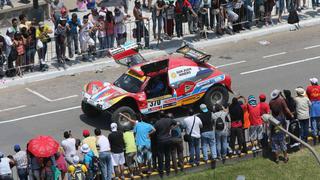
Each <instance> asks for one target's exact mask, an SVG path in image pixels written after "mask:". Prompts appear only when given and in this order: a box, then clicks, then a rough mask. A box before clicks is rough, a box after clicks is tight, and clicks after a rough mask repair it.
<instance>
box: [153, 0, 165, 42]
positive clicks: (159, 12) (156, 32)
mask: <svg viewBox="0 0 320 180" xmlns="http://www.w3.org/2000/svg"><path fill="white" fill-rule="evenodd" d="M165 8H166V4H165V2H164V1H163V0H157V1H156V3H155V4H154V5H153V7H152V15H151V17H152V25H153V26H152V30H153V37H154V39H155V40H157V41H158V43H159V41H160V40H161V41H162V39H161V30H162V22H163V20H164V19H163V16H164V9H165ZM157 27H158V28H157Z"/></svg>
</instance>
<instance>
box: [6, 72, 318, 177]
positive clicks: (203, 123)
mask: <svg viewBox="0 0 320 180" xmlns="http://www.w3.org/2000/svg"><path fill="white" fill-rule="evenodd" d="M319 92H320V85H319V84H318V79H317V78H311V79H310V85H309V86H308V87H307V88H306V90H305V89H304V88H303V87H297V88H296V89H295V94H296V95H295V96H294V97H293V95H292V94H291V91H290V90H284V91H283V93H282V92H281V91H280V90H277V89H275V90H273V91H272V92H271V94H270V98H271V99H270V101H269V103H268V102H267V101H266V95H265V94H263V93H262V94H260V95H259V101H258V100H257V99H256V98H255V96H253V95H250V96H249V97H248V98H244V97H243V96H239V97H234V98H233V99H232V101H231V103H230V104H228V105H226V106H222V105H215V106H214V107H207V106H206V105H205V104H201V105H200V113H197V114H196V113H195V112H194V111H193V109H189V116H187V117H185V118H184V119H183V120H181V121H177V120H175V119H174V117H173V114H170V113H168V114H166V113H164V112H161V113H160V114H159V117H157V118H156V117H152V118H151V119H150V118H147V117H138V118H137V119H134V120H133V119H129V118H128V121H130V122H131V123H132V125H133V129H132V130H129V129H124V130H121V129H118V126H117V124H116V123H111V125H110V130H111V132H110V133H109V134H108V136H106V135H104V134H102V132H101V130H100V129H95V130H94V135H92V134H91V132H90V131H89V130H83V133H82V134H83V137H82V140H80V139H77V138H75V137H73V136H72V133H71V131H65V132H64V134H63V137H64V140H63V141H62V142H61V143H60V148H59V150H58V151H57V152H54V155H52V156H49V157H46V158H43V157H42V158H40V157H37V155H35V154H33V153H32V152H31V150H30V149H29V146H30V143H31V141H29V143H28V144H27V150H26V151H24V150H22V149H21V147H20V145H18V144H16V145H14V147H13V149H14V152H15V154H14V155H8V156H5V155H4V154H3V153H0V179H1V180H11V179H12V170H11V169H12V168H13V167H14V166H15V167H16V168H17V174H18V176H19V179H21V180H25V179H28V177H29V178H31V179H36V180H40V179H41V180H56V179H76V180H80V179H89V180H92V179H108V180H109V179H112V178H114V179H117V178H119V179H124V178H125V177H127V178H132V179H134V176H137V175H138V176H140V177H141V178H143V177H144V176H150V175H151V173H152V172H155V171H157V172H158V173H159V175H160V177H161V178H163V177H164V174H166V175H167V176H169V175H170V173H171V172H170V169H174V172H175V173H178V172H179V171H184V167H185V165H187V164H188V165H189V166H199V165H200V162H201V161H202V162H204V163H206V164H207V163H210V165H211V168H212V169H215V168H216V161H222V163H224V162H225V161H226V160H227V157H228V156H230V157H231V156H242V155H243V154H246V153H248V151H252V152H253V154H256V153H257V152H258V151H259V149H264V150H266V151H268V149H269V146H270V149H271V150H270V151H271V152H272V153H274V161H275V162H276V163H279V159H280V158H279V156H280V153H283V156H284V157H283V161H284V163H287V162H288V161H289V158H288V155H287V149H291V150H295V151H296V150H299V148H300V143H298V142H297V141H296V140H294V139H291V138H290V139H288V138H286V135H285V134H284V132H282V131H281V130H280V129H279V126H282V127H283V128H285V129H288V130H289V132H291V133H293V134H294V135H296V136H297V137H300V138H301V139H302V140H304V141H306V142H307V141H308V137H309V127H311V136H312V139H313V144H314V145H316V144H317V143H318V141H319V142H320V93H319ZM264 114H271V115H272V116H273V117H274V118H276V119H277V120H278V121H280V125H279V126H275V125H274V124H269V123H268V122H267V121H264V120H263V119H262V116H263V115H264ZM236 140H237V145H238V146H236ZM184 141H185V142H186V143H187V144H188V148H185V146H184ZM247 142H248V143H247ZM58 144H59V143H58ZM247 144H248V146H247ZM186 149H188V151H186ZM201 150H202V155H203V158H200V151H201ZM185 152H188V153H189V154H188V156H187V157H184V153H185ZM209 152H210V153H209Z"/></svg>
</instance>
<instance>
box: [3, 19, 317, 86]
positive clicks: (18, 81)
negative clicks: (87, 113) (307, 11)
mask: <svg viewBox="0 0 320 180" xmlns="http://www.w3.org/2000/svg"><path fill="white" fill-rule="evenodd" d="M319 24H320V18H313V19H309V20H303V21H301V23H300V26H301V27H302V28H303V27H311V26H316V25H319ZM292 27H294V26H293V25H290V24H282V25H278V26H273V27H272V26H271V27H269V28H263V29H258V30H253V31H248V32H243V33H241V34H236V35H231V36H225V37H220V38H215V39H209V40H206V41H199V42H188V41H185V42H187V43H189V44H191V45H192V46H194V47H195V48H203V47H208V46H216V45H220V44H225V43H230V42H237V41H240V40H245V39H251V38H255V37H260V36H264V35H269V34H272V33H279V32H284V31H289V30H290V29H291V28H292ZM182 42H183V41H182ZM175 50H176V48H168V49H164V50H153V51H151V52H142V53H141V54H142V55H143V56H144V57H145V58H146V59H148V57H149V58H154V57H159V56H163V55H165V54H168V53H173V52H174V51H175ZM112 63H113V64H116V63H115V62H114V61H113V60H112V59H111V58H107V59H103V60H100V62H95V63H92V64H85V65H81V66H77V67H70V68H68V69H66V70H55V71H49V72H46V73H42V72H39V73H35V74H32V75H30V76H28V75H27V76H24V77H22V78H19V77H15V78H8V79H4V80H2V84H1V85H0V89H3V88H8V87H12V86H16V85H24V84H28V83H32V82H38V81H43V80H48V79H53V78H57V77H61V76H66V75H72V74H75V73H81V72H88V71H96V70H101V69H103V68H106V67H108V66H113V65H112ZM110 64H111V65H110Z"/></svg>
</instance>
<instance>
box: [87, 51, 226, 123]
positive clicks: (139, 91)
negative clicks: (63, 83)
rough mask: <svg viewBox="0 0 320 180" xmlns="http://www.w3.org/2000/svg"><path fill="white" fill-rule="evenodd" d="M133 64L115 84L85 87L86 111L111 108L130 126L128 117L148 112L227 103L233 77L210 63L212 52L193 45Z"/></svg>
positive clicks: (89, 113)
mask: <svg viewBox="0 0 320 180" xmlns="http://www.w3.org/2000/svg"><path fill="white" fill-rule="evenodd" d="M176 52H177V53H175V54H171V55H169V56H165V57H161V58H158V59H154V60H150V61H144V62H142V63H139V64H136V65H134V66H131V67H129V69H128V70H127V72H125V73H124V74H122V75H121V76H120V77H119V78H118V79H117V80H116V81H115V82H114V83H108V82H102V81H92V82H90V83H88V84H86V85H85V86H84V88H83V93H82V94H83V100H82V111H83V112H84V113H85V114H86V115H87V116H89V117H94V116H97V115H99V114H100V113H102V112H104V111H107V112H108V113H111V115H112V117H111V119H112V121H113V122H117V123H118V125H119V126H120V127H122V128H130V123H129V121H127V119H126V118H127V117H129V118H132V119H134V118H135V117H136V115H137V114H143V115H148V114H152V113H155V112H158V111H161V110H168V109H172V108H177V107H181V106H185V105H190V104H194V103H198V102H201V103H205V104H206V105H207V106H208V107H213V106H214V105H215V104H225V103H227V102H228V99H229V92H231V77H230V76H229V75H227V74H224V73H223V72H221V71H219V70H218V69H216V68H215V67H214V66H212V65H210V64H208V63H207V61H208V60H209V59H210V57H211V56H210V55H208V54H206V53H204V52H201V51H199V50H196V49H194V48H191V47H189V46H188V45H186V46H183V47H181V48H179V49H178V50H177V51H176Z"/></svg>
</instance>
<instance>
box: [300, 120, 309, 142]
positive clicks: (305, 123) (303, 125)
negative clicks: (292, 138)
mask: <svg viewBox="0 0 320 180" xmlns="http://www.w3.org/2000/svg"><path fill="white" fill-rule="evenodd" d="M299 123H300V136H301V139H302V140H303V141H305V142H307V140H308V135H309V119H304V120H299Z"/></svg>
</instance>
